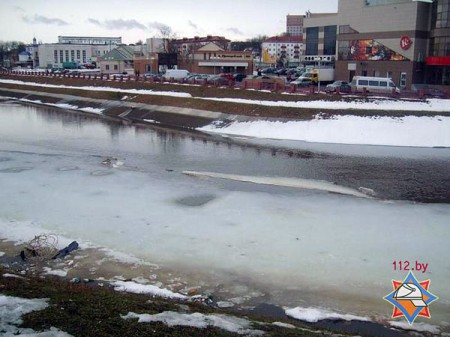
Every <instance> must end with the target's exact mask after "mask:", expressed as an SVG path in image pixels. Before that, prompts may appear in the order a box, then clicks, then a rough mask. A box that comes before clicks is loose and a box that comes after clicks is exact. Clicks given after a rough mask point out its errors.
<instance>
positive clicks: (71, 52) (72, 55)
mask: <svg viewBox="0 0 450 337" xmlns="http://www.w3.org/2000/svg"><path fill="white" fill-rule="evenodd" d="M70 60H71V61H72V62H74V61H75V50H71V51H70Z"/></svg>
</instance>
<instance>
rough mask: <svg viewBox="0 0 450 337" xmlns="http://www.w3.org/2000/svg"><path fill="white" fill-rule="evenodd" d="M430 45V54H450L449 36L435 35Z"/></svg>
mask: <svg viewBox="0 0 450 337" xmlns="http://www.w3.org/2000/svg"><path fill="white" fill-rule="evenodd" d="M430 46H431V55H432V56H448V55H450V36H444V37H435V38H433V39H431V44H430Z"/></svg>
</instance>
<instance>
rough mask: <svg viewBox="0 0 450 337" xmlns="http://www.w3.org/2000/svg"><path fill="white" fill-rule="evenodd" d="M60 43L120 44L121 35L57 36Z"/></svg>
mask: <svg viewBox="0 0 450 337" xmlns="http://www.w3.org/2000/svg"><path fill="white" fill-rule="evenodd" d="M58 43H60V44H107V45H113V46H115V45H120V44H122V37H98V36H58Z"/></svg>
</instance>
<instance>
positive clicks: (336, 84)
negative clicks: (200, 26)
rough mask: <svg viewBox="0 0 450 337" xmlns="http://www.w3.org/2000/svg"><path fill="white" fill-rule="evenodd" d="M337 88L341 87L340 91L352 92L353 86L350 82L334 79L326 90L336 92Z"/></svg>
mask: <svg viewBox="0 0 450 337" xmlns="http://www.w3.org/2000/svg"><path fill="white" fill-rule="evenodd" d="M337 88H339V92H351V91H352V87H351V86H350V84H348V82H345V81H334V82H333V83H331V84H328V85H327V86H326V87H325V91H326V92H336V90H337Z"/></svg>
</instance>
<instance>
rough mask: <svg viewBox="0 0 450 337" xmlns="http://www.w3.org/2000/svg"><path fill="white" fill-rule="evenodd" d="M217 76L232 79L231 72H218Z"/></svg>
mask: <svg viewBox="0 0 450 337" xmlns="http://www.w3.org/2000/svg"><path fill="white" fill-rule="evenodd" d="M219 76H220V77H223V78H226V79H227V80H230V81H234V77H233V74H231V73H221V74H219Z"/></svg>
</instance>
